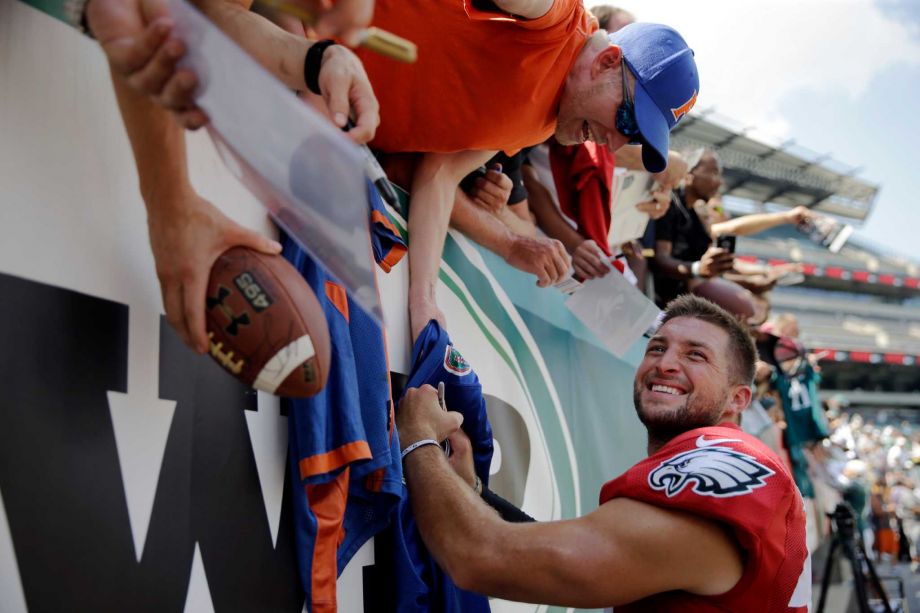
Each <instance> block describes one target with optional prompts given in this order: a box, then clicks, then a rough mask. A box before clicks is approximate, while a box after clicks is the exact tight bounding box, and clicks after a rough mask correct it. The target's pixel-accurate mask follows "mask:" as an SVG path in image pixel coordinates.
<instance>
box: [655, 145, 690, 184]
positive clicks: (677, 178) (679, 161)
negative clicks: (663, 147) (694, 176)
mask: <svg viewBox="0 0 920 613" xmlns="http://www.w3.org/2000/svg"><path fill="white" fill-rule="evenodd" d="M688 171H689V168H687V161H686V160H685V159H684V157H683V156H682V155H681V154H679V153H677V152H676V151H668V167H667V168H665V169H664V170H663V171H661V172H659V173H657V174H654V175H652V176H653V177H655V181H657V182H658V188H659V189H660V190H661V191H665V192H670V191H671V190H672V189H674V188H675V187H677V184H678V183H680V182H681V181H682V180H683V178H684V177H685V176H687V172H688Z"/></svg>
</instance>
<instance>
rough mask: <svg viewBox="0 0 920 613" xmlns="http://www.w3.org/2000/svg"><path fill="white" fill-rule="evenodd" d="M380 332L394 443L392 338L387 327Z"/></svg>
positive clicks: (390, 427) (390, 426)
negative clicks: (385, 366) (389, 336)
mask: <svg viewBox="0 0 920 613" xmlns="http://www.w3.org/2000/svg"><path fill="white" fill-rule="evenodd" d="M377 297H378V298H379V297H380V292H377ZM380 333H381V334H382V335H383V359H384V360H386V364H387V411H388V413H389V417H390V419H389V421H388V423H387V433H388V434H389V436H390V438H389V441H390V442H391V443H392V442H393V432H395V431H396V412H395V411H394V410H393V404H394V403H393V379H392V378H391V377H390V373H391V372H393V371H392V369H390V350H389V346H390V339H389V338H387V330H386V328H381V329H380Z"/></svg>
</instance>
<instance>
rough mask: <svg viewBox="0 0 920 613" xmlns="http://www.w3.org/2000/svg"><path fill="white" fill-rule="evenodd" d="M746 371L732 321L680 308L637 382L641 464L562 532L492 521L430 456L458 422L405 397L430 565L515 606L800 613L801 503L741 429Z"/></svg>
mask: <svg viewBox="0 0 920 613" xmlns="http://www.w3.org/2000/svg"><path fill="white" fill-rule="evenodd" d="M755 359H756V352H755V349H754V345H753V343H752V341H751V339H750V337H749V336H748V334H747V332H746V331H745V329H744V328H743V327H742V326H741V325H740V324H739V323H738V322H737V321H736V320H735V319H734V318H733V317H732V316H731V315H729V314H728V313H727V312H725V311H724V310H722V309H721V308H719V307H717V306H715V305H713V304H712V303H710V302H707V301H705V300H703V299H701V298H698V297H695V296H692V295H685V296H682V297H680V298H678V299H676V300H674V301H673V302H672V303H671V304H670V305H668V309H667V310H666V313H665V318H664V321H663V323H662V325H661V327H660V328H659V330H658V332H657V334H656V335H655V336H654V337H653V338H652V339H651V340H650V341H649V344H648V348H647V349H646V353H645V357H644V359H643V360H642V362H641V364H640V365H639V368H638V371H637V372H636V379H635V386H634V394H633V395H634V399H635V404H636V411H637V413H638V415H639V418H640V419H641V420H642V423H643V424H645V426H646V428H647V430H648V451H649V457H648V458H647V459H645V460H643V461H642V462H640V463H638V464H637V465H635V466H634V467H632V468H631V469H629V470H628V471H627V472H626V473H624V474H623V475H621V476H620V477H618V478H616V479H614V480H612V481H610V482H608V483H607V484H606V485H604V487H603V488H602V489H601V494H600V507H599V508H598V509H597V510H596V511H594V512H593V513H591V514H589V515H586V516H584V517H580V518H577V519H572V520H565V521H555V522H543V523H527V524H511V523H507V522H504V521H503V520H502V519H500V518H499V517H498V516H497V515H496V514H495V513H494V512H493V511H492V510H491V509H490V508H489V507H488V506H486V505H485V504H484V503H483V502H482V501H481V500H480V499H479V497H478V496H477V495H476V494H475V492H474V491H473V489H472V488H471V487H470V484H469V482H468V481H465V480H464V479H463V478H461V477H459V476H458V474H457V473H454V472H453V471H452V469H451V467H450V465H449V464H448V462H447V460H446V459H445V457H444V454H443V452H442V451H441V450H440V448H439V447H437V445H435V444H434V442H435V441H436V440H442V439H444V438H446V437H447V436H448V435H452V433H454V432H455V431H456V429H457V428H458V426H459V423H458V422H459V418H458V415H457V414H456V413H445V412H443V411H441V410H440V408H439V406H438V404H437V395H436V393H435V392H434V390H432V389H431V388H420V389H414V390H410V392H409V393H407V395H406V397H405V399H404V400H403V401H402V403H401V404H400V407H399V411H398V414H397V423H398V428H399V433H400V442H401V444H402V445H403V449H404V450H407V451H408V453H406V454H405V455H404V459H403V462H404V468H405V475H406V479H407V483H408V488H409V493H410V497H411V501H412V507H413V510H414V512H415V516H416V519H417V521H418V525H419V528H420V530H421V532H422V536H423V538H424V539H425V543H426V544H427V545H428V548H429V550H430V551H431V552H432V554H433V555H434V556H435V558H436V559H437V560H438V562H439V563H440V564H441V565H442V567H443V568H444V569H445V570H446V571H447V572H448V574H450V576H451V578H453V579H454V581H455V582H456V583H457V584H458V585H460V586H461V587H463V588H465V589H469V590H473V591H476V592H480V593H483V594H488V595H490V596H497V597H501V598H506V599H510V600H521V601H527V602H539V603H544V604H551V605H561V606H569V607H584V608H599V607H608V606H615V607H616V611H617V613H620V612H622V611H655V612H662V611H664V612H667V611H682V612H686V611H689V612H694V611H805V610H806V609H807V606H808V605H809V603H810V601H811V565H810V562H809V556H808V551H807V548H806V545H805V514H804V506H803V501H802V498H801V497H800V496H799V494H798V492H797V490H796V489H795V485H794V483H793V481H792V477H791V476H790V475H789V473H788V471H787V470H786V468H785V467H784V466H783V464H782V462H781V461H780V459H779V458H777V457H776V456H775V455H774V454H773V452H772V451H770V450H769V449H768V448H767V447H766V446H764V445H763V444H762V443H761V442H759V441H758V440H757V439H755V438H754V437H751V436H749V435H747V434H745V433H744V432H742V431H741V430H740V428H738V426H737V422H738V418H739V416H740V414H741V412H742V411H743V410H744V409H745V408H746V407H747V405H748V404H749V403H750V401H751V387H750V384H751V380H752V379H753V374H754V362H755ZM448 408H449V407H448ZM454 436H455V437H456V435H454ZM428 441H431V443H429V442H428ZM464 448H465V447H464V446H463V445H457V446H455V450H457V449H459V450H463V449H464ZM451 463H452V464H457V458H452V459H451ZM458 472H459V473H463V474H471V471H465V470H459V471H458ZM448 517H449V518H450V519H449V520H446V519H445V518H448Z"/></svg>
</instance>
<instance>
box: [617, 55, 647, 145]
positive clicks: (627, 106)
mask: <svg viewBox="0 0 920 613" xmlns="http://www.w3.org/2000/svg"><path fill="white" fill-rule="evenodd" d="M620 69H621V70H622V71H623V102H621V103H620V106H619V107H617V113H616V128H617V131H618V132H619V133H620V134H622V135H623V136H625V137H626V138H628V139H629V144H630V145H641V144H642V134H641V133H640V132H639V124H638V122H637V121H636V108H635V106H634V105H633V100H632V93H630V91H629V80H628V79H627V78H626V62H625V61H621V62H620Z"/></svg>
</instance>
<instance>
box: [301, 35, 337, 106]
mask: <svg viewBox="0 0 920 613" xmlns="http://www.w3.org/2000/svg"><path fill="white" fill-rule="evenodd" d="M334 44H335V41H334V40H330V39H328V38H327V39H325V40H318V41H316V42H315V43H313V45H312V46H311V47H310V48H309V49H307V59H305V60H304V62H303V80H304V82H305V83H306V84H307V89H309V90H310V91H311V92H313V93H314V94H316V95H317V96H322V95H323V92H321V91H320V89H319V69H320V68H321V67H322V65H323V53H325V52H326V47H328V46H330V45H334Z"/></svg>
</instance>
